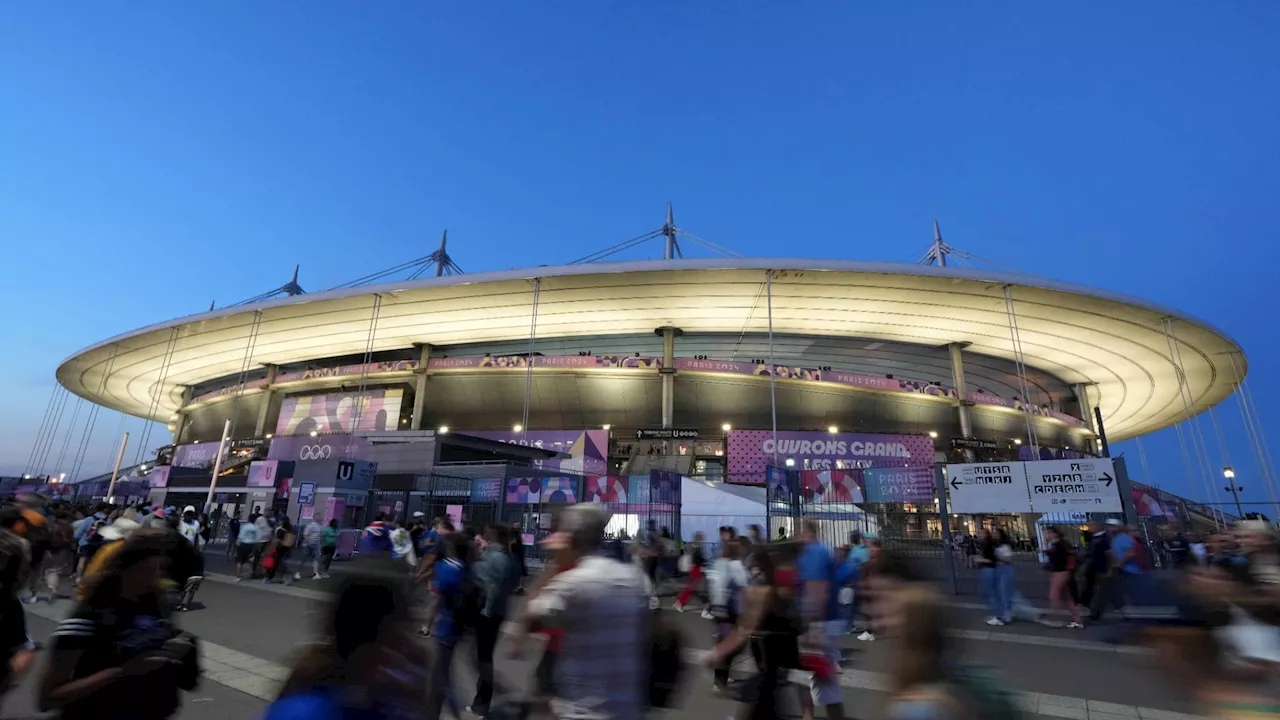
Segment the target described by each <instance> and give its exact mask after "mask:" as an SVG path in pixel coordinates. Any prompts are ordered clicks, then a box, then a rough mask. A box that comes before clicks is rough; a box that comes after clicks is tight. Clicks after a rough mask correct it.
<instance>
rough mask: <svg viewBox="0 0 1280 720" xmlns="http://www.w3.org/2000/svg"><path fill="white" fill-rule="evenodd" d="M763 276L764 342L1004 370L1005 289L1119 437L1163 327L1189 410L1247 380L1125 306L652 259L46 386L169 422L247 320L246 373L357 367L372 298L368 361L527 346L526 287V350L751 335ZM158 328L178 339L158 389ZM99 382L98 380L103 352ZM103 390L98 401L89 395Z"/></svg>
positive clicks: (540, 273) (247, 314) (1032, 293)
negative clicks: (611, 337) (786, 340)
mask: <svg viewBox="0 0 1280 720" xmlns="http://www.w3.org/2000/svg"><path fill="white" fill-rule="evenodd" d="M770 269H773V270H775V273H774V280H773V285H772V293H773V327H774V331H775V332H776V333H792V334H805V335H830V336H847V337H859V338H872V339H881V340H892V341H897V342H910V343H919V344H922V345H934V346H936V345H943V344H946V343H952V342H965V343H969V344H970V345H969V348H968V351H969V352H974V353H980V354H984V355H990V356H995V357H1000V358H1006V359H1013V345H1012V341H1011V339H1010V332H1009V322H1008V317H1007V315H1006V312H1005V303H1004V287H1005V286H1006V285H1009V286H1012V290H1013V297H1014V300H1015V303H1016V311H1017V320H1018V325H1019V330H1020V334H1021V340H1022V351H1023V355H1024V358H1025V362H1026V363H1027V365H1028V366H1030V367H1034V368H1039V369H1041V370H1044V371H1045V372H1048V373H1051V374H1053V375H1056V376H1057V377H1059V378H1061V379H1062V380H1064V381H1067V382H1069V383H1077V382H1080V383H1092V386H1091V387H1092V389H1091V391H1090V398H1091V401H1092V402H1093V403H1094V404H1096V405H1097V406H1098V407H1100V408H1102V413H1103V418H1104V421H1105V422H1106V426H1107V431H1108V434H1109V435H1110V436H1111V437H1112V438H1113V439H1124V438H1127V437H1133V436H1136V435H1141V434H1144V433H1148V432H1151V431H1153V430H1157V429H1159V428H1162V427H1166V426H1168V425H1171V424H1173V423H1175V422H1177V421H1178V420H1180V419H1181V418H1182V417H1183V416H1184V412H1185V411H1184V408H1183V402H1182V399H1181V391H1180V387H1179V382H1178V377H1179V373H1178V372H1177V369H1176V366H1175V363H1174V362H1173V360H1171V359H1170V352H1169V346H1168V344H1167V342H1166V338H1165V334H1164V330H1163V328H1162V323H1161V321H1162V319H1163V318H1166V317H1172V318H1174V320H1175V322H1174V330H1175V333H1176V338H1177V342H1178V347H1179V348H1180V350H1181V358H1180V360H1181V362H1182V363H1183V364H1184V365H1185V370H1186V377H1187V383H1188V387H1189V388H1190V390H1191V396H1192V398H1193V399H1194V403H1193V411H1194V412H1200V411H1203V410H1205V409H1207V408H1209V407H1211V406H1212V405H1214V404H1216V403H1218V402H1220V401H1221V400H1223V399H1224V398H1225V397H1227V396H1228V395H1229V394H1230V393H1231V391H1232V390H1233V389H1234V387H1235V383H1236V382H1237V378H1236V371H1235V369H1234V368H1233V363H1232V359H1233V358H1234V361H1235V365H1236V366H1238V367H1239V369H1240V372H1241V373H1242V374H1243V373H1244V372H1245V359H1244V355H1243V353H1242V352H1241V350H1240V348H1239V347H1238V346H1237V345H1236V344H1235V343H1234V342H1233V341H1232V340H1231V339H1230V338H1229V337H1227V336H1226V335H1225V334H1223V333H1222V332H1220V331H1218V330H1216V329H1214V328H1213V327H1211V326H1209V325H1207V324H1205V323H1203V322H1200V321H1198V320H1195V319H1192V318H1188V317H1186V316H1183V315H1181V314H1179V313H1177V312H1175V311H1173V310H1169V309H1167V308H1161V307H1157V306H1154V305H1151V304H1149V303H1145V302H1143V301H1140V300H1136V299H1133V298H1128V297H1123V296H1119V295H1114V294H1110V293H1106V292H1102V291H1098V290H1094V289H1090V288H1085V287H1080V286H1070V285H1064V284H1061V283H1057V282H1054V281H1050V280H1043V279H1039V278H1033V277H1025V276H1017V275H1003V274H995V273H982V272H977V271H973V270H969V269H963V270H959V269H951V268H939V267H929V266H920V265H900V264H892V263H858V262H839V261H823V260H778V259H739V258H734V259H717V260H660V261H646V262H627V263H609V264H595V265H571V266H564V267H545V268H536V269H528V270H518V271H510V272H500V273H485V274H477V275H461V276H451V277H440V278H428V279H423V280H414V281H407V282H400V283H392V284H386V285H377V286H366V287H358V288H351V289H346V290H338V291H331V292H324V293H315V294H310V295H301V296H297V297H290V298H281V299H276V300H270V301H267V302H263V303H259V304H255V305H245V306H239V307H232V308H226V309H222V310H217V311H214V312H209V313H204V314H201V315H193V316H189V317H185V318H179V319H176V320H172V321H169V322H166V323H162V324H159V325H153V326H151V327H147V328H142V329H140V330H136V331H134V332H130V333H126V334H124V335H120V336H118V337H115V338H111V339H109V340H106V341H104V342H102V343H99V344H97V345H94V346H93V347H90V348H88V349H86V350H83V351H81V352H79V353H77V354H75V355H73V356H72V357H70V358H68V359H67V360H66V361H64V362H63V364H62V365H61V366H60V367H59V368H58V381H59V382H60V383H61V384H62V385H63V386H65V387H66V388H68V389H69V390H71V391H72V392H74V393H76V394H77V395H79V396H81V397H84V398H87V399H89V400H91V401H93V402H95V403H99V404H101V405H105V406H107V407H110V408H114V409H118V410H122V411H124V412H126V413H129V414H132V415H139V416H147V415H149V414H151V413H152V407H153V402H155V398H158V403H156V404H158V410H156V411H155V417H156V418H157V419H159V420H162V421H164V420H168V419H170V418H171V417H172V414H173V412H174V411H176V410H177V409H178V407H179V406H180V405H181V402H182V389H183V387H184V386H186V385H193V384H196V383H199V382H203V381H207V380H211V379H214V378H218V377H224V376H228V375H235V374H237V373H239V372H240V370H241V368H242V366H243V364H244V362H245V350H246V346H247V341H248V339H249V334H250V328H251V326H252V323H253V316H254V313H255V312H261V319H260V325H259V330H258V336H257V341H256V343H255V345H254V348H253V353H252V361H251V366H257V365H260V364H263V363H276V364H284V363H290V362H299V361H305V360H310V359H314V358H321V357H334V356H340V355H348V354H360V353H363V352H365V350H366V348H367V344H368V340H369V334H370V333H369V327H370V320H371V317H372V310H373V301H374V296H375V294H377V295H380V296H381V297H382V307H381V312H380V317H379V320H378V323H377V329H376V333H375V336H374V342H373V350H374V351H380V350H387V349H395V348H404V347H408V346H410V345H412V344H413V343H431V344H435V345H453V344H459V343H474V342H483V341H499V340H512V339H520V338H528V336H529V328H530V319H531V318H530V315H531V310H532V306H533V295H534V282H533V278H534V277H538V278H541V280H540V296H539V302H538V320H537V334H538V337H542V338H549V337H572V336H581V335H599V334H611V333H616V334H626V333H643V332H651V331H652V330H653V329H654V328H656V327H659V326H663V325H674V326H677V327H680V328H682V329H684V330H685V331H686V332H732V333H740V332H744V331H745V332H751V333H757V332H766V331H767V330H768V312H767V308H766V297H765V294H764V292H763V290H764V280H765V275H766V271H768V270H770ZM172 328H177V330H178V340H177V343H176V345H175V346H174V349H173V353H172V358H171V361H170V363H169V367H168V370H167V374H165V376H164V382H163V387H161V383H160V382H159V381H160V378H161V375H162V372H163V371H164V365H165V363H164V357H165V354H166V348H167V344H168V340H169V337H170V332H171V329H172ZM113 348H115V357H114V359H113V360H112V361H111V366H110V373H109V374H108V375H107V377H106V381H105V384H103V373H104V370H105V369H106V367H107V363H108V359H109V358H110V356H111V353H112V349H113ZM100 388H101V392H99V389H100Z"/></svg>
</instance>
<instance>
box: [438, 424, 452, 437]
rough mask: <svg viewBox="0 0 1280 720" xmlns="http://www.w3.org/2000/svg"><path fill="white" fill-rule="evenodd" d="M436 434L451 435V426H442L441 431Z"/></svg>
mask: <svg viewBox="0 0 1280 720" xmlns="http://www.w3.org/2000/svg"><path fill="white" fill-rule="evenodd" d="M436 432H438V433H440V434H441V435H448V434H449V426H448V425H441V426H440V429H439V430H437V431H436Z"/></svg>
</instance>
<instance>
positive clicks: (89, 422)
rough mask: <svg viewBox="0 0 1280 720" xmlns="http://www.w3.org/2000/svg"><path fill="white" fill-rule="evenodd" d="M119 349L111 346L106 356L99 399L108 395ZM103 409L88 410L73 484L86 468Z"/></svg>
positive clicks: (98, 391)
mask: <svg viewBox="0 0 1280 720" xmlns="http://www.w3.org/2000/svg"><path fill="white" fill-rule="evenodd" d="M119 348H120V346H119V345H113V346H111V354H110V355H108V356H106V364H105V365H104V366H102V377H101V379H99V382H97V396H99V397H104V396H105V395H106V379H108V378H109V377H110V375H111V368H113V366H114V365H115V354H116V352H118V351H119ZM101 409H102V406H101V405H97V404H93V406H92V407H90V409H88V418H87V419H86V420H84V432H83V433H81V441H79V448H78V450H77V451H76V461H74V462H73V464H72V473H70V477H72V480H73V482H74V480H76V479H78V478H79V473H81V469H82V468H83V466H84V454H86V452H88V443H90V439H92V437H93V430H95V429H96V428H97V416H99V411H100V410H101Z"/></svg>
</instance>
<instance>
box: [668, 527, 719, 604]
mask: <svg viewBox="0 0 1280 720" xmlns="http://www.w3.org/2000/svg"><path fill="white" fill-rule="evenodd" d="M703 540H704V536H703V534H702V533H701V532H696V533H694V534H693V541H692V542H690V543H689V547H688V548H686V551H685V555H686V556H687V557H688V558H689V580H688V582H686V583H685V586H684V590H681V591H680V596H679V597H677V598H676V606H675V608H676V611H677V612H684V606H685V605H688V604H689V601H690V600H691V599H693V595H694V593H698V595H699V596H700V597H701V598H702V617H703V618H704V619H706V620H710V619H711V617H712V616H711V608H710V606H709V605H710V603H709V602H708V601H707V594H706V592H705V591H704V592H698V590H699V586H700V585H701V584H702V578H703V577H704V576H705V575H706V567H707V555H706V551H705V550H704V549H703Z"/></svg>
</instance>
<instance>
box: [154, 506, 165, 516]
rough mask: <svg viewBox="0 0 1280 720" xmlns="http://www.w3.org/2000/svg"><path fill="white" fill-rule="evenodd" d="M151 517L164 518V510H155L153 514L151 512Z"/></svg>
mask: <svg viewBox="0 0 1280 720" xmlns="http://www.w3.org/2000/svg"><path fill="white" fill-rule="evenodd" d="M151 517H158V518H163V517H164V508H156V511H155V512H153V513H151Z"/></svg>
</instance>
